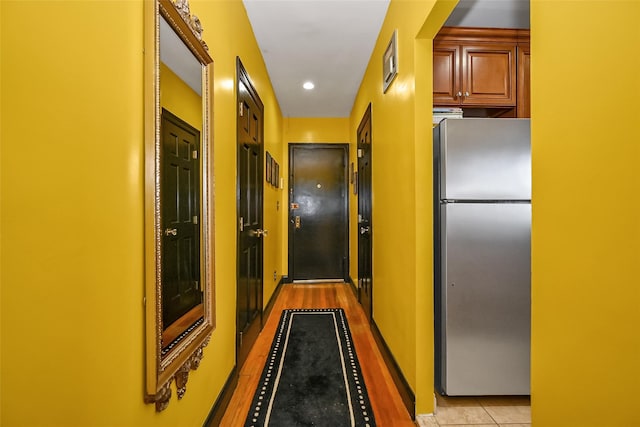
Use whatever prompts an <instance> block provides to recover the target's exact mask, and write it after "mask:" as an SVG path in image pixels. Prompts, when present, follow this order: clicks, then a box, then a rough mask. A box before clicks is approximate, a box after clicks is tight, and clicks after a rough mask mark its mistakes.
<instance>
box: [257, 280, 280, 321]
mask: <svg viewBox="0 0 640 427" xmlns="http://www.w3.org/2000/svg"><path fill="white" fill-rule="evenodd" d="M283 283H286V282H284V276H283V277H282V279H280V281H279V282H278V284H277V285H276V289H275V291H273V294H272V295H271V298H269V302H268V303H267V306H266V307H265V308H264V310H263V311H262V327H264V324H265V322H266V321H267V319H268V318H269V314H271V310H273V305H274V304H275V302H276V299H277V298H278V294H279V293H280V289H282V284H283Z"/></svg>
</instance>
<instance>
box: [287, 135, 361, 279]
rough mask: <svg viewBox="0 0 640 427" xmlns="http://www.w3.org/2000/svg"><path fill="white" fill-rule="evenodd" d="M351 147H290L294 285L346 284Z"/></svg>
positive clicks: (291, 273)
mask: <svg viewBox="0 0 640 427" xmlns="http://www.w3.org/2000/svg"><path fill="white" fill-rule="evenodd" d="M347 159H348V146H347V145H345V144H289V171H290V175H289V186H290V188H289V275H290V277H291V278H292V279H293V281H294V282H298V283H299V282H302V281H341V282H342V281H344V280H345V279H346V278H347V275H348V273H347V272H348V271H349V265H348V260H349V258H348V251H349V240H348V239H349V237H348V236H349V233H348V230H349V225H348V212H349V200H348V191H349V188H348V181H347V180H348V178H347Z"/></svg>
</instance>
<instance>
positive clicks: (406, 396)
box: [371, 320, 416, 420]
mask: <svg viewBox="0 0 640 427" xmlns="http://www.w3.org/2000/svg"><path fill="white" fill-rule="evenodd" d="M371 332H372V333H373V338H374V339H375V340H376V343H377V344H378V348H379V349H380V352H381V353H382V358H383V359H384V362H385V364H386V365H387V368H388V369H389V372H390V373H391V377H392V378H393V382H394V383H395V384H396V387H397V389H398V392H399V393H400V397H401V398H402V402H403V403H404V406H405V407H406V408H407V411H408V412H409V415H411V419H412V420H415V419H416V396H415V394H413V390H412V389H411V386H409V383H408V382H407V379H406V378H405V377H404V375H403V374H402V371H401V370H400V366H398V363H397V362H396V360H395V358H394V357H393V353H391V350H390V349H389V346H388V345H387V343H386V342H385V340H384V338H383V337H382V334H381V333H380V330H379V329H378V326H377V325H376V322H375V321H373V320H372V321H371Z"/></svg>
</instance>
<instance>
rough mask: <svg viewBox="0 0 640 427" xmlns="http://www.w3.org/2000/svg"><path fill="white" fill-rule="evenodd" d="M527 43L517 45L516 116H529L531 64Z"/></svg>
mask: <svg viewBox="0 0 640 427" xmlns="http://www.w3.org/2000/svg"><path fill="white" fill-rule="evenodd" d="M530 61H531V55H530V50H529V45H528V44H527V45H520V46H518V108H517V110H518V117H531V107H530V105H531V84H530V80H529V69H530V66H531V65H530V64H531V62H530Z"/></svg>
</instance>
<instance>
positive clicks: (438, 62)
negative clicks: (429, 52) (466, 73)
mask: <svg viewBox="0 0 640 427" xmlns="http://www.w3.org/2000/svg"><path fill="white" fill-rule="evenodd" d="M459 69H460V46H458V45H456V44H448V43H439V44H436V45H434V46H433V104H434V105H460V97H459V96H458V95H457V94H458V92H460V75H459Z"/></svg>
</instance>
